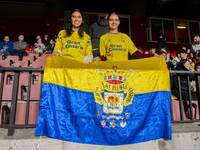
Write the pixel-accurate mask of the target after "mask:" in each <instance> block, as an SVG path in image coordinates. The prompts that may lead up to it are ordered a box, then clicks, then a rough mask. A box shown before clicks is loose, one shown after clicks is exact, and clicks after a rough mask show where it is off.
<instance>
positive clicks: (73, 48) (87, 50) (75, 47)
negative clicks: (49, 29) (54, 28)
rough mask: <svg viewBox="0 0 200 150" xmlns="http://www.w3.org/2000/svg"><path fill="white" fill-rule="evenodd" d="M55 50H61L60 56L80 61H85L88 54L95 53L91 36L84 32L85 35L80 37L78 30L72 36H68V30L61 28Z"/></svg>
mask: <svg viewBox="0 0 200 150" xmlns="http://www.w3.org/2000/svg"><path fill="white" fill-rule="evenodd" d="M54 51H57V52H59V54H60V56H64V57H70V58H75V59H77V60H80V61H83V60H84V57H85V56H86V55H93V54H92V44H91V39H90V36H89V35H87V34H86V33H84V35H83V37H80V36H79V34H78V32H76V31H74V32H73V33H72V35H71V36H67V35H66V31H65V30H61V31H60V32H59V33H58V37H57V41H56V45H55V47H54Z"/></svg>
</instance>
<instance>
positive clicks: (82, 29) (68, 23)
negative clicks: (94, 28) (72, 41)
mask: <svg viewBox="0 0 200 150" xmlns="http://www.w3.org/2000/svg"><path fill="white" fill-rule="evenodd" d="M76 11H77V12H79V13H80V14H81V16H82V21H83V22H82V24H81V25H80V28H79V30H78V35H79V36H80V37H83V34H84V32H85V30H84V26H85V20H84V17H83V13H82V12H81V10H79V9H74V10H72V11H71V13H70V16H69V18H68V21H67V27H66V29H65V30H66V33H67V36H71V35H72V33H73V32H74V31H73V30H72V26H73V25H72V22H71V18H72V14H73V13H74V12H76Z"/></svg>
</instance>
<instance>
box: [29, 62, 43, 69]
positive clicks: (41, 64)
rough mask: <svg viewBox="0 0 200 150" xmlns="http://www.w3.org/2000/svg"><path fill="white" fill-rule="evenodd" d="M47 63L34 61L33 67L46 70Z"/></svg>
mask: <svg viewBox="0 0 200 150" xmlns="http://www.w3.org/2000/svg"><path fill="white" fill-rule="evenodd" d="M44 66H45V61H33V62H32V66H31V67H33V68H44Z"/></svg>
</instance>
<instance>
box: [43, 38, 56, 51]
mask: <svg viewBox="0 0 200 150" xmlns="http://www.w3.org/2000/svg"><path fill="white" fill-rule="evenodd" d="M54 47H55V42H54V40H53V39H51V40H50V42H49V44H48V45H47V47H46V51H45V52H44V53H45V54H52V53H53V50H54Z"/></svg>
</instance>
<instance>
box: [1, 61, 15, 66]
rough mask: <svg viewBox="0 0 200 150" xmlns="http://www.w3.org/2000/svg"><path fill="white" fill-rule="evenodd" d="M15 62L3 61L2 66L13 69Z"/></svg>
mask: <svg viewBox="0 0 200 150" xmlns="http://www.w3.org/2000/svg"><path fill="white" fill-rule="evenodd" d="M13 65H14V62H13V61H12V60H2V61H1V64H0V66H1V67H13Z"/></svg>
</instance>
